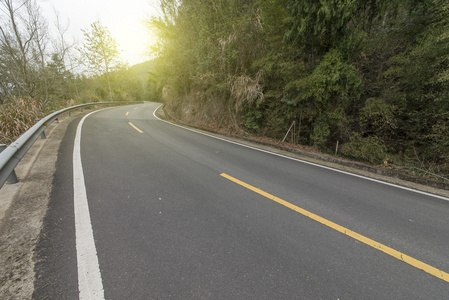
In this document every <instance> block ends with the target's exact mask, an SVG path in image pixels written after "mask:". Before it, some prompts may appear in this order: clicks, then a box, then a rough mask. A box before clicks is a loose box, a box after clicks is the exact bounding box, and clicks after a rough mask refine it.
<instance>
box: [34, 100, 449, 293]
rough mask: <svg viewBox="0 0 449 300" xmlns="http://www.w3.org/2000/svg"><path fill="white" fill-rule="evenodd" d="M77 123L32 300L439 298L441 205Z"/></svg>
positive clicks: (448, 249)
mask: <svg viewBox="0 0 449 300" xmlns="http://www.w3.org/2000/svg"><path fill="white" fill-rule="evenodd" d="M158 105H159V104H156V103H146V104H142V105H134V106H124V107H115V108H109V109H105V110H101V111H97V112H94V113H92V114H90V115H88V116H86V117H85V118H83V119H81V117H80V118H77V119H75V120H73V121H72V123H71V124H70V125H69V127H68V130H67V132H66V135H65V137H64V140H63V142H62V146H61V148H60V150H59V156H58V162H57V169H56V174H55V179H54V181H53V186H54V188H53V191H52V193H51V198H50V204H49V210H48V213H47V216H46V218H45V221H44V228H43V233H42V238H41V240H40V242H39V245H38V247H37V249H36V251H37V256H36V261H37V262H38V263H37V265H36V283H35V292H34V295H33V297H34V298H35V299H78V298H79V299H169V298H170V299H448V297H449V274H448V272H449V201H448V199H445V198H442V197H437V196H432V195H429V194H425V193H421V192H416V191H413V190H410V189H406V188H402V187H398V186H394V185H391V184H385V183H382V182H379V181H375V180H371V179H367V178H364V177H361V176H357V175H352V174H349V173H345V172H341V171H337V170H334V169H330V168H327V167H322V166H318V165H315V164H311V163H308V162H304V161H299V160H296V159H292V158H288V157H284V156H281V155H277V154H272V153H268V152H265V151H260V150H257V149H253V148H250V147H247V146H243V145H239V144H236V143H232V142H228V141H224V140H221V139H218V138H214V137H211V136H208V135H204V134H201V133H197V132H194V131H191V130H188V129H184V128H181V127H179V126H176V125H173V124H170V123H167V122H165V121H162V120H159V119H158V118H157V117H155V116H154V114H153V112H154V111H155V109H156V108H157V107H158Z"/></svg>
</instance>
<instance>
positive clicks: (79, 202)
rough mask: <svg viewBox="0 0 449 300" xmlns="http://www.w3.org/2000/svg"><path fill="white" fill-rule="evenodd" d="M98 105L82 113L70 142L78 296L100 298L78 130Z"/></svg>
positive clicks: (96, 259) (79, 131)
mask: <svg viewBox="0 0 449 300" xmlns="http://www.w3.org/2000/svg"><path fill="white" fill-rule="evenodd" d="M102 110H104V109H100V110H97V111H94V112H91V113H89V114H87V115H85V116H84V117H83V118H82V119H81V121H80V122H79V124H78V127H77V129H76V135H75V141H74V145H73V202H74V211H75V236H76V256H77V264H78V289H79V299H83V300H84V299H86V300H87V299H89V300H90V299H99V300H103V299H104V290H103V283H102V280H101V273H100V266H99V263H98V256H97V250H96V248H95V241H94V236H93V231H92V224H91V221H90V213H89V204H88V201H87V194H86V185H85V182H84V173H83V165H82V162H81V148H80V146H81V130H82V126H83V123H84V120H85V119H86V118H87V117H88V116H90V115H91V114H93V113H96V112H99V111H102Z"/></svg>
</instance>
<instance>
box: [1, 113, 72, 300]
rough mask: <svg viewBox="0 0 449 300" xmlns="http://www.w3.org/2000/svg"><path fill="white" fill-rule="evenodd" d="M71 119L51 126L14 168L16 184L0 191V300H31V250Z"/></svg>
mask: <svg viewBox="0 0 449 300" xmlns="http://www.w3.org/2000/svg"><path fill="white" fill-rule="evenodd" d="M73 118H74V117H69V118H65V119H64V120H61V121H60V123H52V124H51V125H50V126H49V127H48V128H47V130H46V135H47V139H45V140H42V139H38V140H37V141H36V142H35V143H34V144H33V146H32V147H31V148H30V150H29V151H28V153H27V154H26V155H25V157H24V158H23V159H22V161H21V162H20V163H19V165H18V166H17V167H16V173H17V176H18V178H19V181H20V182H19V183H17V184H13V185H11V184H5V186H4V187H3V188H2V189H1V190H0V198H1V199H2V200H1V202H2V205H1V207H0V253H1V255H0V298H1V299H31V297H32V293H33V289H34V276H35V274H34V261H33V256H34V249H35V246H36V244H37V242H38V240H39V234H40V232H41V228H42V223H43V219H44V217H45V214H46V212H47V206H48V200H49V196H50V193H51V190H52V181H53V175H54V173H55V165H56V160H57V157H58V150H59V147H60V144H61V141H62V138H63V137H64V134H65V131H66V129H67V126H68V124H70V122H71V121H72V120H73Z"/></svg>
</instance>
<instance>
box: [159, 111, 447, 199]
mask: <svg viewBox="0 0 449 300" xmlns="http://www.w3.org/2000/svg"><path fill="white" fill-rule="evenodd" d="M162 105H163V104H161V105H159V106H158V107H157V108H156V109H155V110H154V111H153V116H154V117H155V118H156V119H158V120H159V121H162V122H165V123H168V124H170V125H173V126H176V127H179V128H183V129H185V130H189V131H192V132H196V133H199V134H202V135H205V136H208V137H212V138H214V139H217V140H221V141H225V142H228V143H231V144H235V145H239V146H242V147H246V148H249V149H253V150H257V151H260V152H264V153H268V154H271V155H276V156H279V157H283V158H287V159H291V160H294V161H298V162H301V163H304V164H308V165H312V166H315V167H320V168H323V169H327V170H331V171H334V172H339V173H343V174H346V175H350V176H354V177H358V178H362V179H366V180H370V181H373V182H377V183H381V184H385V185H389V186H392V187H396V188H400V189H403V190H407V191H410V192H414V193H418V194H422V195H425V196H429V197H434V198H438V199H442V200H445V201H449V198H448V197H444V196H440V195H436V194H432V193H428V192H424V191H420V190H416V189H412V188H408V187H405V186H402V185H398V184H394V183H390V182H386V181H382V180H378V179H374V178H370V177H366V176H363V175H358V174H354V173H350V172H346V171H342V170H339V169H335V168H332V167H328V166H323V165H320V164H316V163H313V162H310V161H306V160H302V159H299V158H294V157H290V156H287V155H283V154H279V153H275V152H271V151H267V150H263V149H259V148H256V147H252V146H248V145H245V144H240V143H237V142H234V141H230V140H227V139H224V138H220V137H216V136H213V135H210V134H207V133H204V132H200V131H196V130H194V129H190V128H187V127H183V126H180V125H178V124H174V123H171V122H168V121H166V120H163V119H161V118H159V117H158V116H156V111H157V110H158V109H159V107H161V106H162Z"/></svg>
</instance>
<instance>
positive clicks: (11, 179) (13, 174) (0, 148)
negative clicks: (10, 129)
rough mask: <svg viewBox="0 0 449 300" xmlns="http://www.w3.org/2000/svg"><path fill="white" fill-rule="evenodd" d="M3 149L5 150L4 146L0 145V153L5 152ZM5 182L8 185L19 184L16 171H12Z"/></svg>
mask: <svg viewBox="0 0 449 300" xmlns="http://www.w3.org/2000/svg"><path fill="white" fill-rule="evenodd" d="M5 149H6V145H5V144H1V145H0V153H1V152H3V150H5ZM6 182H7V183H10V184H14V183H17V182H19V179H17V175H16V171H14V170H12V172H11V174H9V177H8V179H6Z"/></svg>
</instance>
